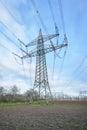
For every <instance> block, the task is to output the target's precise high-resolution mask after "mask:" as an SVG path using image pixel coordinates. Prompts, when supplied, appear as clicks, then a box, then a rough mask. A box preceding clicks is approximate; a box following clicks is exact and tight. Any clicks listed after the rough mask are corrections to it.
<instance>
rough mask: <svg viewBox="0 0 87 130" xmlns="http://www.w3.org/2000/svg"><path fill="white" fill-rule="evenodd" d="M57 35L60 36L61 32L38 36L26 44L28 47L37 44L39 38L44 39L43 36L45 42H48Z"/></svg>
mask: <svg viewBox="0 0 87 130" xmlns="http://www.w3.org/2000/svg"><path fill="white" fill-rule="evenodd" d="M57 36H59V34H52V35H41V36H39V37H37V38H36V39H34V40H33V41H32V42H30V43H28V44H27V45H26V47H28V46H34V45H36V44H37V39H39V40H40V39H42V37H43V42H46V41H48V40H51V39H53V38H55V37H57Z"/></svg>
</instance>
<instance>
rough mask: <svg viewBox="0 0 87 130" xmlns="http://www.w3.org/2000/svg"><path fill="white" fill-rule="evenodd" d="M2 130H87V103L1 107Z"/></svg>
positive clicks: (0, 123) (0, 128) (0, 126)
mask: <svg viewBox="0 0 87 130" xmlns="http://www.w3.org/2000/svg"><path fill="white" fill-rule="evenodd" d="M0 130H87V102H79V103H78V102H73V103H72V102H56V105H55V104H54V105H51V106H49V105H48V106H30V105H19V106H7V107H0Z"/></svg>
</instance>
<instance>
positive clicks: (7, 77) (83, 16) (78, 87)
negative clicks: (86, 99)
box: [0, 0, 87, 95]
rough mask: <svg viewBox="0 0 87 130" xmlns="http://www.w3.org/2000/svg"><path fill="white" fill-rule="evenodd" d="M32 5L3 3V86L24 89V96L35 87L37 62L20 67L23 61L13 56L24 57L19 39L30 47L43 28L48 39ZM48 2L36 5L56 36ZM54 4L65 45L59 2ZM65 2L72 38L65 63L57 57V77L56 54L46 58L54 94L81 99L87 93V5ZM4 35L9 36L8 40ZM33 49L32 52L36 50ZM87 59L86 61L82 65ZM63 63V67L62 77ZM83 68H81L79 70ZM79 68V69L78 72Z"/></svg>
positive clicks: (0, 21) (0, 48) (0, 78)
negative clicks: (79, 96) (81, 94)
mask: <svg viewBox="0 0 87 130" xmlns="http://www.w3.org/2000/svg"><path fill="white" fill-rule="evenodd" d="M31 1H32V0H14V1H12V0H1V1H0V85H2V86H5V88H6V89H7V88H9V86H12V85H14V84H16V85H17V86H18V87H19V88H20V89H21V92H25V91H26V90H28V89H30V88H31V87H33V82H34V76H35V58H32V63H31V64H30V63H27V62H26V60H27V61H28V62H30V59H26V60H25V61H24V68H25V69H23V66H22V65H19V64H18V63H21V60H20V59H19V58H17V57H16V60H15V58H14V56H13V55H12V53H11V52H15V53H16V54H19V55H21V51H20V49H19V48H18V46H19V43H20V42H19V41H18V40H17V38H19V39H20V40H22V41H23V42H24V43H25V44H28V43H29V42H31V41H32V40H33V39H35V38H36V37H37V36H38V34H39V29H40V28H41V29H42V33H43V34H46V35H47V32H46V31H45V29H44V28H43V26H42V23H41V21H40V19H39V17H38V15H37V13H36V10H35V8H34V6H33V4H32V2H31ZM48 1H49V0H35V3H36V7H37V9H38V10H39V12H40V15H41V18H42V19H43V22H44V24H45V26H46V29H47V31H48V33H49V34H54V33H55V28H54V21H53V19H52V15H51V11H50V8H49V4H48ZM50 1H51V4H52V9H53V12H54V17H55V21H56V24H57V26H58V28H59V34H60V36H59V43H60V44H61V43H62V41H63V37H64V34H63V26H62V20H61V15H60V10H59V5H58V0H50ZM61 2H62V8H63V14H64V24H65V29H66V35H67V38H68V49H67V53H66V56H65V58H64V63H63V59H59V58H58V57H56V60H55V71H54V76H53V77H52V71H53V56H54V55H53V53H50V54H47V55H46V60H47V68H48V76H49V77H48V78H49V83H50V87H51V90H52V92H53V91H57V92H64V93H66V94H71V95H75V94H77V95H78V94H79V92H80V91H87V59H86V58H85V57H86V56H87V29H86V26H87V25H86V24H87V7H86V6H87V1H86V0H83V1H80V0H61ZM6 27H7V28H8V29H7V28H6ZM3 33H4V34H6V36H7V38H6V36H4V35H3ZM14 35H15V36H16V37H15V36H14ZM53 42H55V41H53ZM17 45H18V46H17ZM3 46H5V47H7V48H8V49H7V48H5V47H3ZM29 49H30V50H31V49H32V48H29ZM8 50H9V51H8ZM10 51H11V52H10ZM84 58H85V60H84V62H83V63H82V64H81V62H82V61H83V59H84ZM62 63H63V67H62V72H61V73H60V70H61V66H62ZM80 64H81V66H80V67H79V65H80ZM78 67H79V69H76V68H78Z"/></svg>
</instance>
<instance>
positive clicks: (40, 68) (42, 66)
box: [21, 29, 68, 99]
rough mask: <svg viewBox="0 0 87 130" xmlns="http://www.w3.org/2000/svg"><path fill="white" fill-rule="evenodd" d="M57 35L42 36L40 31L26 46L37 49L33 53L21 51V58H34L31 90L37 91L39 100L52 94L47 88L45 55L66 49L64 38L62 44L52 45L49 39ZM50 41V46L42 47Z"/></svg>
mask: <svg viewBox="0 0 87 130" xmlns="http://www.w3.org/2000/svg"><path fill="white" fill-rule="evenodd" d="M58 36H59V34H58V33H56V34H53V35H47V36H46V35H42V32H41V29H40V32H39V36H38V37H37V38H36V39H35V40H33V41H32V42H30V43H29V44H27V45H26V47H30V46H34V45H37V48H36V50H35V51H30V52H26V51H24V50H23V49H22V51H23V52H24V53H25V55H24V56H22V57H21V58H22V59H24V58H29V57H36V70H35V81H34V86H33V89H34V90H37V91H38V93H39V98H42V97H44V98H45V99H47V98H49V97H52V93H51V90H50V86H49V81H48V73H47V65H46V57H45V54H46V53H49V52H52V51H56V50H57V49H60V48H63V47H66V46H67V45H68V44H67V43H66V42H67V39H66V37H65V38H64V43H62V44H60V45H58V44H53V43H52V41H51V39H52V38H55V37H58ZM46 41H50V42H51V45H49V46H47V47H44V42H46Z"/></svg>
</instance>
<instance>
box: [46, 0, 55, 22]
mask: <svg viewBox="0 0 87 130" xmlns="http://www.w3.org/2000/svg"><path fill="white" fill-rule="evenodd" d="M48 3H49V7H50V11H51V14H52V18H53V21H54V23H56V20H55V17H54V12H53V8H52V5H51V1H50V0H48Z"/></svg>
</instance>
